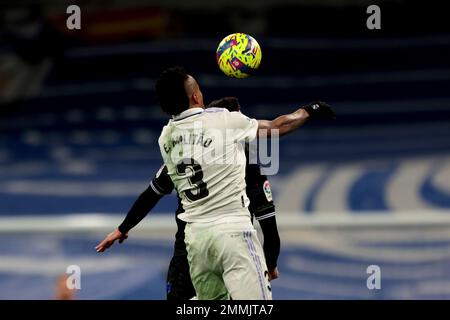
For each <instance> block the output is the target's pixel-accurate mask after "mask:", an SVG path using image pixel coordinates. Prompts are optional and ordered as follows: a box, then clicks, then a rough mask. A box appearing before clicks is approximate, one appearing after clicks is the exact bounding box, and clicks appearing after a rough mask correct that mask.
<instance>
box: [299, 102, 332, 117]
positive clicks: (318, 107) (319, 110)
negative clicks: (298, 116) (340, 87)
mask: <svg viewBox="0 0 450 320" xmlns="http://www.w3.org/2000/svg"><path fill="white" fill-rule="evenodd" d="M302 109H304V110H305V111H306V112H308V114H309V116H310V118H311V119H332V120H334V119H336V114H335V113H334V111H333V109H331V106H330V105H329V104H328V103H326V102H322V101H315V102H311V103H310V104H308V105H306V106H304V107H302Z"/></svg>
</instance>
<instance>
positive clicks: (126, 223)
mask: <svg viewBox="0 0 450 320" xmlns="http://www.w3.org/2000/svg"><path fill="white" fill-rule="evenodd" d="M172 189H173V184H172V181H171V180H170V177H169V176H168V174H167V168H166V167H164V168H162V170H161V171H160V172H158V173H157V174H156V175H155V178H154V179H153V180H152V181H151V183H150V185H149V186H148V188H147V189H146V190H145V191H144V192H142V193H141V194H140V196H139V197H138V198H137V200H136V201H135V202H134V204H133V206H132V207H131V209H130V210H129V211H128V214H127V215H126V217H125V219H124V220H123V222H122V223H121V224H120V225H119V227H118V228H117V229H116V230H114V231H113V232H111V233H110V234H108V235H107V236H106V238H105V239H104V240H103V241H102V242H100V243H99V244H98V245H97V246H96V247H95V249H96V251H97V252H103V251H105V250H106V249H108V248H109V247H110V246H112V245H113V244H114V242H115V241H116V240H119V243H122V242H123V241H124V240H125V239H127V238H128V235H127V234H128V232H129V231H130V230H131V229H132V228H134V227H135V226H136V225H137V224H138V223H139V222H141V221H142V219H144V218H145V217H146V216H147V214H148V213H149V212H150V211H151V210H152V209H153V207H154V206H155V205H156V204H157V203H158V201H159V200H160V199H161V198H162V197H163V196H164V195H165V194H169V193H170V192H172Z"/></svg>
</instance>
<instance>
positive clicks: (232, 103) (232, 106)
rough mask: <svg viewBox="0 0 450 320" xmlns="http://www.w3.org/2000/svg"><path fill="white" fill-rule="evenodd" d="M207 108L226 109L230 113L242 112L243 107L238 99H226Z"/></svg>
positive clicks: (213, 102)
mask: <svg viewBox="0 0 450 320" xmlns="http://www.w3.org/2000/svg"><path fill="white" fill-rule="evenodd" d="M206 108H225V109H228V111H240V110H241V105H240V104H239V100H238V98H236V97H225V98H222V99H218V100H214V101H212V102H211V103H210V104H208V105H207V106H206Z"/></svg>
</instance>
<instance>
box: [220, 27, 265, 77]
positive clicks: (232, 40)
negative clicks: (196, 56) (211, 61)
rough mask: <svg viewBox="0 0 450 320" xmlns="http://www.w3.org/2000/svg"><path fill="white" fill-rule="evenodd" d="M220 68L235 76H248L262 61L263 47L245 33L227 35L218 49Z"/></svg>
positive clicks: (228, 74)
mask: <svg viewBox="0 0 450 320" xmlns="http://www.w3.org/2000/svg"><path fill="white" fill-rule="evenodd" d="M216 60H217V63H218V64H219V68H220V70H222V71H223V73H225V74H226V75H227V76H229V77H233V78H247V77H248V76H249V75H251V74H253V73H254V72H255V71H256V70H257V69H258V67H259V65H260V63H261V48H260V47H259V44H258V42H256V40H255V39H254V38H253V37H251V36H249V35H248V34H245V33H233V34H230V35H229V36H226V37H225V38H224V39H223V40H222V41H221V42H220V44H219V47H218V48H217V51H216Z"/></svg>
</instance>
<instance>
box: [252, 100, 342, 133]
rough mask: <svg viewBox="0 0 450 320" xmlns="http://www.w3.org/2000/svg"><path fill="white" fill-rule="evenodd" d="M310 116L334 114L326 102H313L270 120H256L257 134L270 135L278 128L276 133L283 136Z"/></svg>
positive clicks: (319, 116) (321, 116) (326, 116)
mask: <svg viewBox="0 0 450 320" xmlns="http://www.w3.org/2000/svg"><path fill="white" fill-rule="evenodd" d="M310 118H322V119H336V115H335V113H334V111H333V110H332V109H331V107H330V106H329V105H328V104H327V103H325V102H321V101H318V102H313V103H310V104H308V105H306V106H303V107H301V108H300V109H298V110H297V111H295V112H293V113H290V114H285V115H282V116H279V117H278V118H276V119H274V120H272V121H269V120H258V136H260V135H261V136H266V137H270V136H271V133H272V130H278V135H279V136H280V137H281V136H284V135H286V134H288V133H291V132H292V131H294V130H295V129H297V128H298V127H300V126H302V125H303V124H305V122H306V121H307V120H308V119H310Z"/></svg>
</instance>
